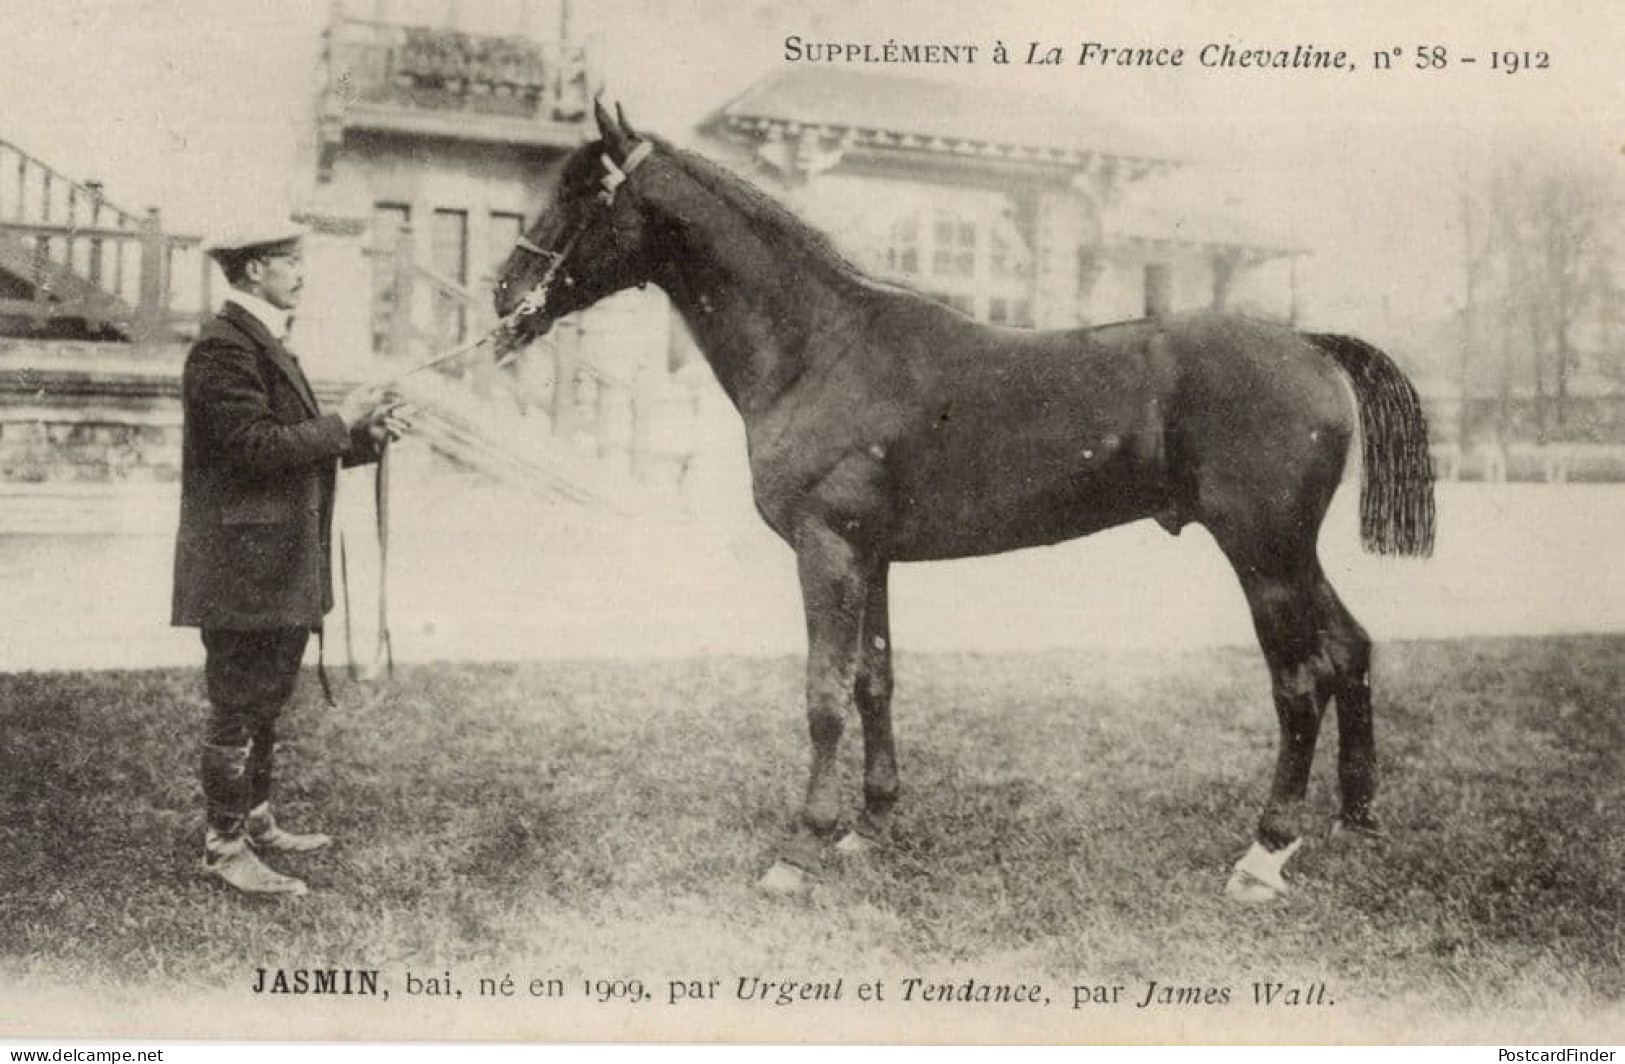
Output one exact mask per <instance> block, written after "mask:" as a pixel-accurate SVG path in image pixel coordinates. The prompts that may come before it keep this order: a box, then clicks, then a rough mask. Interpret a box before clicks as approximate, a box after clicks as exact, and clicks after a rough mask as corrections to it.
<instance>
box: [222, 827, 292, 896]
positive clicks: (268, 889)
mask: <svg viewBox="0 0 1625 1064" xmlns="http://www.w3.org/2000/svg"><path fill="white" fill-rule="evenodd" d="M203 870H204V871H205V872H208V873H209V874H211V875H214V876H218V877H219V878H220V879H223V880H225V882H227V883H228V884H230V885H231V886H233V887H236V888H237V889H238V890H240V891H242V892H243V893H245V894H292V895H299V894H304V893H306V892H307V890H308V888H307V887H306V886H305V883H304V880H301V879H295V878H294V877H292V876H285V875H283V874H282V873H281V872H278V871H276V870H275V869H272V868H268V867H267V866H266V865H265V863H264V862H262V861H261V860H260V859H259V858H258V857H256V856H255V855H254V851H253V850H252V849H250V848H249V846H248V842H247V840H246V839H244V838H243V837H242V836H241V835H239V836H237V837H236V838H226V837H223V836H221V835H220V834H219V833H218V832H214V831H210V832H209V833H208V836H207V837H206V838H205V840H204V843H203Z"/></svg>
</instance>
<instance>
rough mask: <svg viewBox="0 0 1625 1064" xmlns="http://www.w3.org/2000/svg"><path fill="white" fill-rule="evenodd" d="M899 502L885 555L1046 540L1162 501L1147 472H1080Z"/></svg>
mask: <svg viewBox="0 0 1625 1064" xmlns="http://www.w3.org/2000/svg"><path fill="white" fill-rule="evenodd" d="M899 501H900V505H899V509H898V514H897V520H896V522H895V523H894V525H893V530H892V531H893V534H892V536H891V550H890V551H889V552H888V553H889V555H890V556H891V558H892V559H893V560H895V561H940V560H945V559H949V558H969V557H976V556H979V555H985V554H1000V553H1003V552H1005V551H1011V550H1020V549H1022V548H1025V547H1041V546H1046V545H1048V544H1052V543H1060V542H1063V541H1065V540H1069V539H1077V538H1079V537H1080V536H1087V535H1089V534H1091V533H1094V532H1099V531H1101V530H1103V529H1107V528H1114V527H1116V526H1118V525H1123V524H1128V523H1129V522H1131V521H1138V520H1140V519H1142V518H1145V517H1150V516H1152V515H1153V514H1155V513H1157V512H1158V511H1159V509H1161V508H1163V507H1164V506H1166V493H1165V492H1164V491H1163V490H1162V489H1161V487H1160V485H1159V484H1157V483H1156V482H1155V481H1154V480H1150V479H1146V478H1132V477H1126V476H1098V475H1089V474H1081V475H1078V476H1076V477H1073V478H1069V479H1066V480H1063V481H1061V482H1058V483H1051V484H1045V485H1036V484H1033V483H1031V482H1027V483H1019V482H1017V483H1012V484H1010V485H1008V486H1007V487H1006V488H1005V490H993V491H962V492H956V493H951V494H950V493H946V492H940V491H939V492H935V493H932V494H929V495H924V494H922V495H917V496H913V497H909V496H907V495H905V496H903V497H902V498H901V499H900V500H899Z"/></svg>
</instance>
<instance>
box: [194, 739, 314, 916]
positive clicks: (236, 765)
mask: <svg viewBox="0 0 1625 1064" xmlns="http://www.w3.org/2000/svg"><path fill="white" fill-rule="evenodd" d="M248 759H249V748H248V747H247V746H216V745H212V744H210V745H205V746H204V747H203V766H202V776H203V797H204V802H205V803H206V805H207V807H208V818H209V830H208V833H207V835H206V836H205V837H204V842H203V869H204V871H205V872H208V873H209V874H210V875H213V876H217V877H219V878H220V879H222V880H224V881H225V882H226V883H228V884H230V885H231V886H233V887H236V888H237V889H238V890H241V891H244V892H246V893H249V894H303V893H305V890H306V888H305V884H304V883H303V882H301V881H299V880H297V879H294V878H293V877H291V876H285V875H282V874H281V873H279V872H276V871H273V870H272V869H270V868H267V867H266V866H265V865H264V864H263V863H262V862H261V861H260V859H259V858H258V857H256V856H254V851H253V850H251V849H249V848H248V842H247V840H246V839H245V838H244V834H243V832H244V821H245V820H246V819H247V813H246V810H247V809H248V801H249V780H248Z"/></svg>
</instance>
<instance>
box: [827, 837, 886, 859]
mask: <svg viewBox="0 0 1625 1064" xmlns="http://www.w3.org/2000/svg"><path fill="white" fill-rule="evenodd" d="M878 849H880V843H879V842H878V841H876V840H875V839H872V838H870V837H869V836H867V835H865V834H863V833H861V832H858V831H849V832H847V833H846V834H845V835H842V836H841V841H839V842H837V843H836V844H835V852H836V853H838V854H840V855H841V856H842V857H867V856H869V855H870V854H871V853H874V852H875V851H876V850H878Z"/></svg>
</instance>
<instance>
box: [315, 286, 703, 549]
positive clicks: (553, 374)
mask: <svg viewBox="0 0 1625 1064" xmlns="http://www.w3.org/2000/svg"><path fill="white" fill-rule="evenodd" d="M396 265H397V269H396V280H395V285H396V291H395V296H394V299H393V300H392V301H391V302H392V305H393V306H394V307H395V308H396V312H395V318H394V320H393V321H392V322H391V323H390V326H389V333H390V350H391V359H392V360H393V361H394V362H395V363H396V364H398V365H400V366H402V367H403V370H402V372H403V373H404V374H405V375H404V376H403V377H401V378H400V379H398V380H396V381H394V382H392V386H393V387H394V388H395V389H396V390H397V391H399V392H400V393H401V394H402V395H403V396H404V397H406V398H407V399H408V400H409V401H410V402H411V403H412V404H413V405H414V406H415V407H416V408H417V410H418V417H417V419H416V426H415V431H414V433H413V436H412V438H411V441H410V443H417V444H422V445H426V446H427V447H428V448H431V449H433V450H434V451H435V452H437V453H438V454H439V455H440V456H442V457H443V458H444V459H448V460H450V461H451V462H453V463H455V464H457V465H458V466H460V467H462V468H464V469H466V470H469V471H473V472H475V473H478V474H480V475H481V476H483V477H485V478H487V479H489V480H491V481H494V482H496V483H499V484H503V485H506V486H509V487H514V488H517V489H520V490H525V491H530V492H535V493H541V494H544V495H549V496H552V497H556V498H564V499H567V500H569V501H571V502H575V503H580V504H584V505H588V506H594V507H599V508H602V509H604V510H606V511H609V512H612V513H620V514H640V515H643V516H646V517H647V516H657V515H659V514H661V513H670V512H672V511H673V510H674V509H675V508H678V507H679V505H680V499H679V497H678V496H679V494H680V490H681V483H680V482H681V479H682V475H683V473H684V472H685V470H686V468H687V464H688V461H689V458H690V453H689V451H688V448H689V447H691V443H688V442H685V435H689V434H685V432H684V431H683V430H682V428H681V427H679V428H678V431H676V432H668V433H665V434H664V436H663V437H662V439H663V440H670V441H672V442H656V443H653V444H651V442H650V440H651V437H652V436H656V435H660V434H657V433H652V432H651V425H652V424H653V423H654V422H659V421H664V422H665V423H666V424H668V425H669V423H670V422H671V420H672V417H673V415H674V414H675V416H676V417H677V419H678V420H681V419H682V417H683V416H684V415H685V411H686V410H687V409H688V408H690V407H691V406H692V403H691V400H690V398H689V397H687V396H685V395H684V393H683V391H682V389H681V388H679V387H677V386H675V385H672V384H671V383H670V382H669V381H664V380H658V381H657V380H651V381H646V382H644V383H643V384H641V385H640V384H638V383H635V382H633V381H631V380H628V379H625V378H624V377H623V376H621V375H618V374H616V373H614V372H612V371H611V370H609V369H608V368H606V366H605V365H604V364H603V356H602V354H600V355H599V356H597V357H595V356H594V354H593V353H592V352H591V351H589V350H588V349H587V348H586V347H585V345H583V344H582V343H581V327H580V326H578V325H577V324H576V323H573V322H572V323H564V324H561V326H560V327H558V328H556V329H555V330H554V331H552V332H551V333H549V335H548V336H547V337H545V338H543V339H542V340H539V341H536V342H534V343H532V344H531V345H530V346H529V348H527V349H526V350H525V351H523V352H521V353H519V354H518V356H517V359H518V360H519V361H520V363H521V364H520V365H519V366H518V367H517V370H519V371H518V372H505V371H502V370H499V369H497V368H496V366H495V364H494V361H493V355H492V352H491V349H490V348H489V347H485V348H480V349H478V350H476V351H473V352H471V353H470V354H468V355H467V356H464V357H463V358H461V359H459V360H457V361H456V362H453V363H451V364H449V365H447V366H445V367H442V368H437V369H434V370H426V371H417V372H410V373H408V372H406V371H407V370H410V369H412V368H413V367H417V366H420V365H422V363H423V362H425V361H426V360H428V359H430V358H432V357H433V356H434V355H435V354H437V353H438V352H439V351H442V350H449V349H450V348H452V347H455V346H457V345H458V344H459V343H461V342H462V341H463V340H464V339H466V338H467V337H472V336H475V335H479V334H481V333H483V332H485V331H487V330H489V329H490V328H491V327H492V325H493V324H494V323H495V319H494V315H493V313H492V311H491V309H490V305H489V302H488V301H487V300H486V299H484V298H481V297H480V296H478V295H476V294H475V293H473V292H470V291H469V290H468V289H467V288H465V287H464V286H462V285H460V284H458V283H456V282H455V281H452V280H450V279H448V278H445V277H443V276H440V275H438V274H436V273H435V272H434V271H432V270H430V269H428V268H427V267H424V266H422V265H421V264H418V263H415V262H411V261H404V262H399V263H397V264H396ZM426 306H427V307H428V308H429V309H430V310H432V311H433V313H431V314H429V315H425V314H424V309H425V307H426ZM615 313H616V312H615V311H614V310H613V309H610V310H608V311H607V312H606V311H592V312H588V314H589V315H591V314H597V315H598V320H599V322H600V323H602V322H603V321H604V320H605V319H606V318H608V317H610V316H612V315H613V314H615ZM426 319H427V320H428V321H429V322H431V323H437V324H438V325H439V328H436V327H435V324H430V325H428V326H425V324H424V322H425V320H426ZM448 322H457V323H458V324H459V326H460V327H458V328H456V329H449V328H447V327H446V323H448ZM598 331H600V332H604V333H606V334H609V333H613V330H603V329H600V330H598ZM611 342H613V341H611ZM623 342H625V343H637V342H647V340H646V339H643V338H641V337H638V338H631V339H627V340H624V341H623ZM387 372H388V371H387V370H385V371H383V375H385V376H387ZM538 378H544V379H545V381H544V383H543V384H541V385H540V386H539V385H538ZM337 398H338V396H337V394H335V395H334V401H335V402H336V401H337ZM689 438H690V439H691V435H689Z"/></svg>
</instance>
